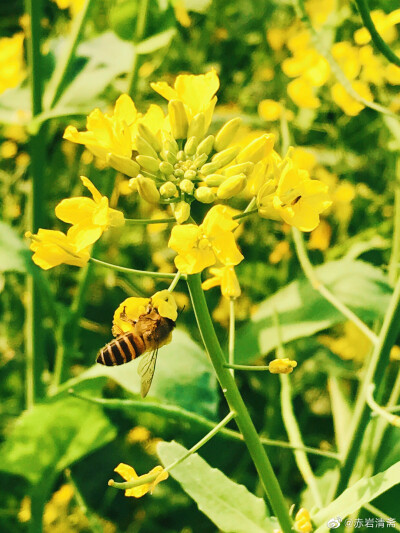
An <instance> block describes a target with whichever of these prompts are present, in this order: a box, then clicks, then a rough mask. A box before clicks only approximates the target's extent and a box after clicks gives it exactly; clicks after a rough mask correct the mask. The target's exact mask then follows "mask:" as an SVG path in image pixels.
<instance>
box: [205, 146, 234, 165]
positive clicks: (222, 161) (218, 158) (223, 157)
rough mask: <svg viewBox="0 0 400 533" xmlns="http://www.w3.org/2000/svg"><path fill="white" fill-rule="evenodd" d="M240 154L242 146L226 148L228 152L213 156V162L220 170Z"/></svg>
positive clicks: (224, 151)
mask: <svg viewBox="0 0 400 533" xmlns="http://www.w3.org/2000/svg"><path fill="white" fill-rule="evenodd" d="M239 152H240V146H231V147H230V148H226V150H222V152H218V153H217V154H215V155H213V157H212V159H211V162H212V163H218V165H219V168H222V167H224V166H226V165H228V164H229V163H230V162H231V161H233V159H235V157H236V156H237V155H238V153H239Z"/></svg>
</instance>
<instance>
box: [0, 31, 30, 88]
mask: <svg viewBox="0 0 400 533" xmlns="http://www.w3.org/2000/svg"><path fill="white" fill-rule="evenodd" d="M24 77H25V69H24V35H23V33H16V34H15V35H13V36H12V37H2V38H1V39H0V94H1V93H2V92H4V91H5V90H6V89H11V88H13V87H16V86H17V85H18V84H19V83H20V82H21V81H22V80H23V78H24Z"/></svg>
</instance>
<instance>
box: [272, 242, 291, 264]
mask: <svg viewBox="0 0 400 533" xmlns="http://www.w3.org/2000/svg"><path fill="white" fill-rule="evenodd" d="M290 255H291V254H290V245H289V243H288V241H280V242H278V244H277V245H276V246H275V248H274V249H273V251H272V252H271V253H270V254H269V262H270V263H271V264H272V265H276V264H277V263H279V262H280V261H282V259H288V258H289V257H290Z"/></svg>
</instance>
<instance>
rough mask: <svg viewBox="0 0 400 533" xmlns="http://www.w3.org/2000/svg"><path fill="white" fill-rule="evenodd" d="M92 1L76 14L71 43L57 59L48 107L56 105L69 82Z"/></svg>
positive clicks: (46, 103) (47, 100)
mask: <svg viewBox="0 0 400 533" xmlns="http://www.w3.org/2000/svg"><path fill="white" fill-rule="evenodd" d="M92 2H93V0H86V2H85V4H84V6H83V9H82V11H80V13H78V14H77V15H76V18H75V20H74V21H73V25H72V32H71V37H70V41H69V45H68V47H67V48H66V50H65V53H64V54H63V56H62V58H61V59H60V60H59V61H57V66H56V69H55V71H54V73H53V76H52V78H51V80H50V82H49V85H48V88H47V90H46V94H45V106H46V109H51V108H53V107H54V106H55V105H56V103H57V101H58V100H59V99H60V96H61V95H62V93H63V90H64V88H65V87H66V85H67V83H68V75H69V71H70V68H71V64H72V62H73V60H74V57H75V52H76V48H77V46H78V44H79V41H80V39H81V37H82V33H83V30H84V27H85V24H86V21H87V19H88V17H89V13H90V8H91V6H92ZM93 3H94V2H93Z"/></svg>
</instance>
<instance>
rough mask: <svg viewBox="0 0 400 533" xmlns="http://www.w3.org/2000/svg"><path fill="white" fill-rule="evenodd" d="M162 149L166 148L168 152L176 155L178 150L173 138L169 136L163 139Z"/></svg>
mask: <svg viewBox="0 0 400 533" xmlns="http://www.w3.org/2000/svg"><path fill="white" fill-rule="evenodd" d="M163 150H167V151H168V152H172V153H173V154H174V155H176V154H177V153H178V151H179V146H178V145H177V143H176V141H175V139H173V138H172V137H170V136H169V137H166V138H165V139H164V140H163Z"/></svg>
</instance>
